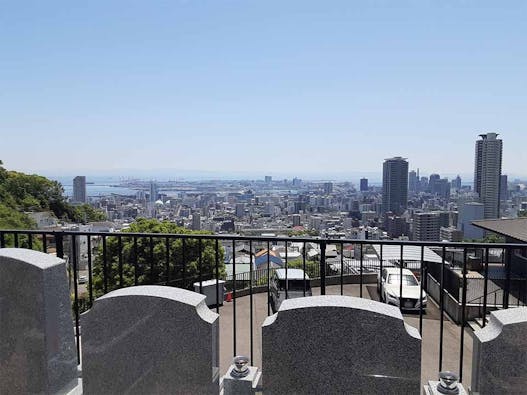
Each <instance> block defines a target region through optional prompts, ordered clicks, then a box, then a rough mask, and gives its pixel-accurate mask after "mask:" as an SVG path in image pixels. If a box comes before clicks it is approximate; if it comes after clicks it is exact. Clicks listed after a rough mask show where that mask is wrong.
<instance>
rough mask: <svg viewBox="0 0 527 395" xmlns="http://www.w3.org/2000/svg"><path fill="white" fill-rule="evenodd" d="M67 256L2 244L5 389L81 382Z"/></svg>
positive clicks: (41, 389) (0, 359)
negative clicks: (62, 257) (57, 256)
mask: <svg viewBox="0 0 527 395" xmlns="http://www.w3.org/2000/svg"><path fill="white" fill-rule="evenodd" d="M77 376H78V373H77V354H76V348H75V337H74V332H73V320H72V311H71V302H70V298H69V290H68V278H67V273H66V266H65V263H64V260H62V259H59V258H56V257H54V256H51V255H48V254H44V253H41V252H37V251H32V250H26V249H21V248H3V249H0V394H56V393H66V392H69V391H70V390H71V389H73V388H74V387H75V386H76V385H77Z"/></svg>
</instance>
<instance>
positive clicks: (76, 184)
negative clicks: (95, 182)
mask: <svg viewBox="0 0 527 395" xmlns="http://www.w3.org/2000/svg"><path fill="white" fill-rule="evenodd" d="M73 201H74V202H75V203H86V176H77V177H75V178H74V179H73Z"/></svg>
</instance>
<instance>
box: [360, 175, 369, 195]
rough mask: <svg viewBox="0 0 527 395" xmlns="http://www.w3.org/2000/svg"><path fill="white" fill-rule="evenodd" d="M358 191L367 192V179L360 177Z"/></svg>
mask: <svg viewBox="0 0 527 395" xmlns="http://www.w3.org/2000/svg"><path fill="white" fill-rule="evenodd" d="M360 191H361V192H368V179H367V178H361V179H360Z"/></svg>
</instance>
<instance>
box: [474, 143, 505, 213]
mask: <svg viewBox="0 0 527 395" xmlns="http://www.w3.org/2000/svg"><path fill="white" fill-rule="evenodd" d="M480 137H481V140H477V141H476V154H475V164H474V192H476V193H477V194H478V195H479V199H480V201H481V203H483V206H484V216H485V219H494V218H498V217H499V214H500V178H501V177H500V176H501V157H502V151H503V142H502V140H501V139H498V138H497V137H498V134H497V133H487V134H480Z"/></svg>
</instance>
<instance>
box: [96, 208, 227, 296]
mask: <svg viewBox="0 0 527 395" xmlns="http://www.w3.org/2000/svg"><path fill="white" fill-rule="evenodd" d="M127 232H128V233H129V232H133V233H172V234H195V235H203V234H207V232H196V231H190V230H188V229H185V228H181V227H178V226H177V225H176V224H174V223H172V222H168V221H163V222H160V221H158V220H156V219H144V218H142V219H139V220H137V221H136V222H134V223H133V224H131V226H130V228H129V229H127V230H125V231H124V232H123V233H127ZM152 241H153V243H152V245H153V249H152V253H151V245H150V237H149V236H147V237H138V238H137V256H136V254H135V250H134V240H133V238H132V237H126V235H124V236H122V241H121V247H122V249H121V256H122V274H123V278H122V283H121V279H120V270H119V242H118V237H116V236H109V237H108V238H107V242H106V282H107V291H108V292H109V291H111V290H113V289H117V288H121V287H127V286H131V285H134V284H135V278H136V277H137V284H138V285H146V284H158V285H165V284H166V285H170V286H175V287H180V288H186V289H192V284H193V283H194V282H197V281H199V277H200V272H201V279H202V280H203V281H205V280H208V279H213V278H215V277H216V250H215V241H214V240H202V241H201V265H200V263H199V262H200V260H199V250H200V243H199V241H198V240H197V239H185V241H183V240H182V239H174V238H169V239H168V241H167V239H166V238H164V237H155V236H154V237H152ZM183 243H184V244H185V257H184V258H185V259H184V260H183ZM167 244H168V251H169V259H168V272H167V255H166V251H167ZM151 254H152V255H151ZM151 257H152V258H153V259H151ZM136 260H137V272H135V264H134V263H135V261H136ZM223 261H224V251H223V248H222V247H221V244H219V248H218V271H219V277H220V278H225V265H224V262H223ZM104 268H105V265H104V256H103V247H102V244H101V245H99V247H98V249H97V252H96V255H95V260H94V268H93V287H94V288H93V290H94V294H95V296H100V295H102V294H104V289H105V284H104V283H105V281H104V278H105V276H104Z"/></svg>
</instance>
